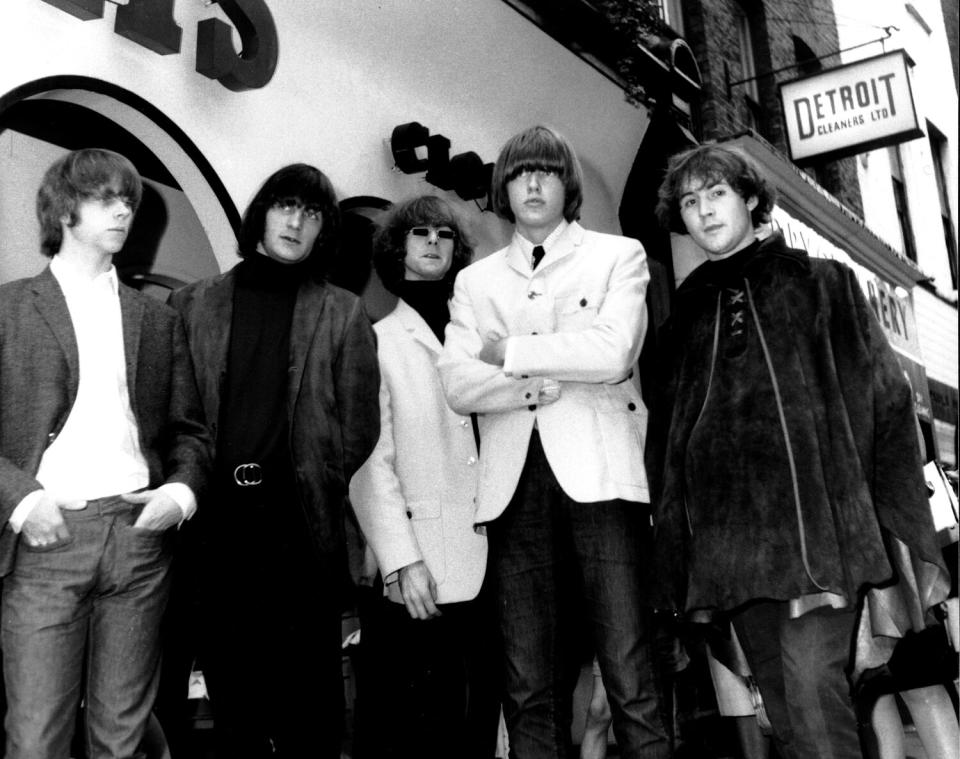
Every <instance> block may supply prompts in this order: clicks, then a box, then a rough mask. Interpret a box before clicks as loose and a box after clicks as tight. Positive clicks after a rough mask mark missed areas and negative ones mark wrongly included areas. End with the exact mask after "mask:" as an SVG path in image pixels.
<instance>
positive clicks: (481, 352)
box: [439, 126, 669, 759]
mask: <svg viewBox="0 0 960 759" xmlns="http://www.w3.org/2000/svg"><path fill="white" fill-rule="evenodd" d="M582 183H583V180H582V171H581V169H580V165H579V162H578V160H577V158H576V156H575V155H574V153H573V150H572V149H571V148H570V146H569V144H568V143H567V141H566V140H565V139H564V138H563V137H561V136H560V135H558V134H556V133H555V132H554V131H552V130H550V129H548V128H546V127H543V126H536V127H532V128H530V129H528V130H526V131H524V132H521V133H520V134H518V135H516V136H514V137H513V138H511V139H510V140H509V141H508V142H507V144H506V145H505V146H504V148H503V150H502V152H501V154H500V156H499V158H498V160H497V163H496V166H495V168H494V173H493V185H492V187H493V190H492V192H493V194H492V201H493V206H494V209H495V210H496V212H497V213H498V214H499V215H500V216H502V217H503V218H505V219H507V220H509V221H511V222H514V223H515V224H516V230H515V233H514V235H513V239H512V240H511V242H510V244H509V245H508V246H507V247H506V248H503V249H502V250H499V251H497V252H496V253H493V254H492V255H490V256H489V257H487V258H485V259H483V260H481V261H479V262H477V263H475V264H473V265H472V266H469V267H467V268H466V269H464V270H463V271H462V272H461V273H460V275H459V276H458V277H457V280H456V285H455V288H454V299H453V304H452V307H451V320H450V324H449V325H448V327H447V331H446V342H445V344H444V350H443V353H442V354H441V357H440V362H439V368H440V374H441V378H442V381H443V385H444V390H445V393H446V397H447V401H448V403H449V404H450V406H451V407H452V408H453V409H454V410H455V411H457V412H458V413H461V414H466V413H474V412H475V413H478V414H479V427H480V438H481V441H482V447H483V455H482V456H481V460H480V479H479V484H478V493H477V514H476V517H475V520H476V522H477V523H478V524H480V525H485V527H486V530H487V535H488V539H489V549H490V570H491V572H492V573H493V578H494V580H495V581H496V585H497V588H498V595H499V597H498V608H499V623H500V628H501V632H502V636H503V640H504V647H505V671H504V675H505V678H506V694H507V695H506V700H505V704H504V712H505V715H506V718H507V726H508V729H509V733H510V755H511V757H512V758H515V759H525V758H526V757H534V756H535V757H538V758H539V757H548V756H549V757H566V756H568V755H570V754H569V752H570V746H569V744H570V719H571V700H570V699H571V694H572V690H573V687H574V686H575V683H576V675H577V673H578V671H579V665H580V660H581V658H582V654H583V652H582V651H579V650H578V647H577V641H578V638H579V635H578V631H579V630H580V628H581V627H582V626H583V625H584V620H586V621H587V622H588V624H589V625H590V627H591V630H590V632H591V634H592V641H593V643H594V645H595V647H596V653H597V658H598V661H599V664H600V669H601V671H602V673H603V679H604V682H605V683H606V685H607V689H608V692H609V697H610V705H611V709H612V712H613V723H614V732H615V734H616V737H617V742H618V744H619V746H620V752H621V756H624V757H644V758H645V759H646V758H648V757H649V758H651V759H652V758H654V757H656V758H659V757H666V756H668V755H669V744H668V740H667V737H666V733H665V730H664V727H663V722H662V719H661V716H660V710H659V700H658V695H657V688H656V684H655V675H654V667H653V665H652V662H651V660H650V646H649V636H650V625H649V624H648V623H647V620H646V611H645V609H644V608H643V598H642V593H643V583H642V568H641V557H642V556H644V554H646V553H647V551H646V546H647V545H649V542H650V538H651V535H650V532H651V526H650V509H649V504H648V501H649V494H648V489H647V481H646V475H645V471H644V466H643V439H644V435H645V432H646V409H645V407H644V405H643V402H642V401H641V399H640V395H639V393H638V391H637V387H636V384H635V383H634V381H633V375H634V367H635V365H636V362H637V357H638V355H639V353H640V347H641V343H642V342H643V337H644V333H645V330H646V308H645V304H644V295H645V293H646V288H647V283H648V281H649V274H648V271H647V264H646V258H645V255H644V252H643V248H642V246H641V245H640V243H639V242H637V241H636V240H630V239H627V238H624V237H618V236H614V235H608V234H600V233H597V232H590V231H587V230H585V229H583V227H581V226H580V225H579V224H578V223H577V218H578V217H579V211H580V206H581V204H582V199H583V196H582Z"/></svg>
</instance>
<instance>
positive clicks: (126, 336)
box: [119, 284, 143, 411]
mask: <svg viewBox="0 0 960 759" xmlns="http://www.w3.org/2000/svg"><path fill="white" fill-rule="evenodd" d="M119 292H120V321H121V323H122V324H123V355H124V358H125V360H126V365H127V388H128V389H129V391H130V401H131V403H136V397H135V396H136V394H135V393H134V392H133V389H134V388H135V387H136V386H137V366H138V363H139V362H138V360H137V358H138V356H139V353H140V328H141V326H142V325H143V302H142V301H141V300H140V299H139V298H135V297H134V292H133V290H131V289H130V288H129V287H127V286H126V285H124V284H121V285H120V288H119ZM134 411H136V409H134Z"/></svg>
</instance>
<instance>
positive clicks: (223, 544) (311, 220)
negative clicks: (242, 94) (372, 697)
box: [171, 164, 379, 759]
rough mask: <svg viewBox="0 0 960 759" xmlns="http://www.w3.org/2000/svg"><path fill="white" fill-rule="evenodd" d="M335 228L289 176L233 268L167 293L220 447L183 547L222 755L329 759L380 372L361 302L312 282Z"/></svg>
mask: <svg viewBox="0 0 960 759" xmlns="http://www.w3.org/2000/svg"><path fill="white" fill-rule="evenodd" d="M338 228H339V213H338V209H337V202H336V196H335V194H334V191H333V188H332V186H331V184H330V181H329V180H328V179H327V177H326V176H325V175H324V174H323V173H322V172H320V171H319V170H317V169H316V168H314V167H312V166H307V165H304V164H295V165H292V166H287V167H285V168H283V169H280V170H279V171H277V172H276V173H275V174H274V175H272V176H271V177H270V178H269V179H268V180H267V181H266V183H265V184H264V185H263V187H262V188H261V189H260V191H259V192H258V193H257V195H256V197H255V198H254V199H253V202H252V203H251V204H250V207H249V208H248V209H247V212H246V214H245V216H244V220H243V224H242V226H241V230H240V241H239V254H240V256H241V257H242V258H243V260H242V261H241V262H240V263H239V264H238V265H237V266H236V267H235V268H234V269H233V270H231V271H230V272H228V273H226V274H223V275H220V276H217V277H214V278H212V279H209V280H205V281H202V282H198V283H195V284H193V285H190V286H188V287H186V288H183V289H182V290H180V291H178V292H177V293H175V294H174V295H173V296H172V298H171V303H172V305H173V306H174V307H175V308H177V309H178V310H179V311H180V312H181V314H183V316H184V320H185V322H186V325H187V331H188V339H189V343H190V350H191V353H192V355H193V359H194V365H195V368H196V374H197V384H198V385H199V389H200V393H201V397H202V399H203V403H204V410H205V412H206V415H207V423H208V425H209V427H210V429H211V432H212V434H213V437H214V439H215V442H216V459H215V471H216V478H215V487H214V488H213V491H214V493H213V496H212V497H211V499H210V503H208V504H205V508H204V514H203V519H202V520H198V521H197V524H196V525H195V527H196V529H197V533H198V534H197V535H196V538H197V539H196V540H195V541H194V543H193V545H195V546H197V547H196V548H195V549H193V550H194V551H195V552H197V551H198V552H200V554H201V555H200V556H199V557H197V556H195V557H194V558H195V559H196V560H198V561H199V564H200V565H201V566H202V567H203V568H204V572H203V578H202V587H201V591H200V592H201V602H202V608H203V613H202V615H201V616H202V619H203V621H204V630H203V632H202V636H201V637H202V641H203V644H202V647H201V656H202V660H203V670H204V675H205V679H206V681H207V686H208V689H209V693H210V698H211V703H212V706H213V710H214V729H215V731H216V734H217V752H218V756H229V757H251V759H259V757H267V756H271V757H276V756H280V757H291V758H292V759H299V757H305V756H311V757H331V758H334V757H337V758H338V757H339V756H340V741H341V735H342V723H343V689H342V688H343V686H342V674H341V654H340V639H341V633H340V613H341V608H342V604H343V600H344V599H343V597H342V590H343V589H344V587H345V581H346V577H347V568H346V544H345V539H344V517H345V508H346V507H345V496H346V491H347V483H349V481H350V478H351V477H352V476H353V473H354V472H355V471H356V470H357V468H358V467H359V466H360V465H361V464H362V463H363V461H364V460H365V459H366V458H367V456H368V455H369V453H370V451H371V450H372V449H373V446H374V444H375V443H376V441H377V436H378V433H379V406H378V402H377V393H378V386H379V381H378V377H379V373H378V369H377V357H376V343H375V337H374V335H373V331H372V328H371V326H370V323H369V321H368V319H367V317H366V315H365V313H364V311H363V308H362V306H361V304H360V302H359V300H358V299H357V298H356V297H354V296H353V295H351V294H350V293H348V292H346V291H344V290H341V289H339V288H337V287H334V286H333V285H330V284H329V283H327V282H325V281H324V279H323V271H324V268H325V265H326V264H327V263H328V261H327V259H328V257H329V255H330V253H331V252H332V250H333V249H334V247H335V245H336V242H337V237H338V231H339V229H338Z"/></svg>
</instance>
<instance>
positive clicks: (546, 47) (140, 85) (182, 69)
mask: <svg viewBox="0 0 960 759" xmlns="http://www.w3.org/2000/svg"><path fill="white" fill-rule="evenodd" d="M270 5H271V10H272V12H273V15H274V19H275V21H276V24H277V30H278V37H279V48H280V55H279V63H278V66H277V70H276V73H275V75H274V77H273V79H272V81H271V82H270V83H269V84H268V85H267V86H266V87H264V88H261V89H259V90H252V91H248V92H244V93H235V92H231V91H230V90H228V89H226V88H225V87H223V86H222V85H221V84H219V83H218V82H216V81H213V80H209V79H206V78H205V77H203V76H201V75H200V74H197V73H196V72H195V70H194V66H195V46H196V25H197V22H198V21H200V20H202V19H204V18H210V17H212V16H215V15H219V14H222V11H221V10H220V9H219V7H218V6H217V5H215V4H214V5H210V6H206V5H205V4H203V3H201V2H199V0H177V2H176V3H175V4H174V15H175V18H176V20H177V23H178V24H180V25H181V27H182V28H183V38H182V45H181V52H180V54H179V55H168V56H160V55H157V54H155V53H153V52H150V51H148V50H146V49H145V48H143V47H141V46H140V45H138V44H136V43H134V42H131V41H129V40H127V39H124V38H122V37H120V36H119V35H116V34H114V33H113V31H112V30H113V17H114V13H115V9H114V6H112V5H110V4H107V5H106V11H105V16H104V18H103V19H98V20H91V21H80V20H79V19H76V18H74V17H73V16H70V15H69V14H67V13H65V12H63V11H61V10H58V9H57V8H55V7H53V6H51V5H49V4H47V3H44V2H41V1H40V0H4V3H3V10H2V15H3V19H2V24H0V63H2V64H3V65H0V93H4V92H7V91H9V90H10V89H11V88H13V87H16V86H18V85H21V84H23V83H25V82H29V81H32V80H35V79H37V78H40V77H45V76H53V75H58V74H79V75H83V76H90V77H94V78H97V79H101V80H104V81H107V82H110V83H113V84H115V85H118V86H120V87H123V88H126V89H128V90H131V91H133V92H134V93H136V94H138V95H140V96H142V97H144V98H146V99H147V100H149V101H150V102H151V103H153V104H154V105H155V106H157V107H158V108H160V109H161V110H162V111H163V112H164V113H165V114H166V115H167V116H169V117H170V118H171V119H172V120H173V121H174V122H176V123H177V124H178V125H179V126H180V128H182V129H183V130H184V131H185V132H186V134H187V135H188V136H189V137H190V139H191V140H193V142H194V143H195V144H196V145H197V146H198V147H199V149H200V150H201V152H202V153H203V154H204V155H205V157H206V158H207V160H209V162H210V163H211V165H212V166H213V168H214V170H215V171H216V172H217V173H218V174H219V176H220V177H221V179H222V181H223V182H224V184H225V185H226V187H227V190H228V192H229V194H230V195H231V197H232V198H233V200H234V202H235V204H236V205H237V207H238V208H239V209H240V210H241V211H242V210H243V208H244V207H245V206H246V204H247V202H248V201H249V199H250V198H251V196H252V195H253V193H254V192H255V191H256V189H257V187H258V186H259V185H260V183H261V182H262V181H263V179H264V178H265V177H266V176H267V175H269V174H270V173H271V172H272V171H274V170H275V169H276V168H278V167H279V166H281V165H284V164H286V163H289V162H292V161H307V162H310V163H314V164H315V165H317V166H319V167H320V168H321V169H323V170H324V171H325V172H327V173H328V174H329V175H330V177H331V179H332V180H333V182H334V184H335V186H336V187H337V190H338V193H339V194H340V195H341V197H347V196H351V195H379V196H382V197H386V198H388V199H391V200H396V199H400V198H403V197H406V196H408V195H411V194H414V193H419V192H424V191H428V192H433V191H434V190H433V188H432V187H430V186H429V185H427V184H426V183H425V182H424V180H423V175H412V176H406V175H403V174H400V173H396V172H394V171H393V170H392V166H393V160H392V158H391V156H390V152H389V145H388V138H389V136H390V132H391V130H392V129H393V127H394V126H396V125H397V124H401V123H404V122H407V121H419V122H420V123H422V124H424V125H425V126H427V127H429V128H430V130H431V132H433V133H438V132H440V133H443V134H445V135H446V136H447V137H448V138H449V139H450V140H451V142H452V146H451V154H456V153H458V152H462V151H466V150H473V151H475V152H477V153H478V154H479V155H480V156H481V157H482V158H483V159H484V160H485V161H492V160H494V159H495V158H496V155H497V152H498V150H499V148H500V146H501V145H502V143H503V142H504V141H505V140H506V139H507V138H508V137H509V136H511V135H512V134H514V133H515V132H517V131H519V130H520V129H522V128H524V127H527V126H529V125H531V124H534V123H537V122H546V123H548V124H551V125H553V126H555V127H556V128H558V129H559V130H560V131H561V132H563V133H565V134H566V135H567V137H569V138H570V139H571V141H572V142H573V144H574V145H575V147H576V148H577V150H578V153H579V155H580V157H581V160H582V161H583V164H584V169H585V172H586V183H587V186H586V202H585V205H584V211H583V217H584V222H585V223H586V224H587V225H588V226H591V227H593V228H596V229H602V230H607V231H616V230H617V229H618V223H617V218H616V217H617V204H618V202H619V197H620V193H621V191H622V188H623V184H624V182H625V181H626V176H627V173H628V172H629V169H630V165H631V163H632V160H633V157H634V154H635V152H636V149H637V146H638V145H639V143H640V139H641V137H642V135H643V131H644V129H645V128H646V123H647V119H646V113H645V111H643V110H638V109H636V108H634V107H632V106H630V105H628V104H627V103H626V102H624V100H623V95H622V92H621V91H620V90H619V88H617V87H616V86H614V85H613V84H612V83H611V82H610V81H609V80H607V79H606V78H605V77H603V76H602V75H601V74H599V73H598V72H596V71H595V70H594V69H592V68H591V67H589V66H588V65H586V64H585V63H584V62H583V61H581V60H580V59H579V58H577V57H576V56H574V55H573V54H572V53H570V52H569V51H567V50H566V49H565V48H563V47H562V46H561V45H559V44H558V43H556V42H554V41H553V40H552V39H550V38H549V37H548V36H547V35H545V34H544V33H543V32H542V31H540V30H539V29H538V28H536V27H535V26H533V25H532V24H531V23H529V22H528V21H526V20H525V19H524V18H523V17H521V16H520V15H519V14H517V13H516V12H515V11H514V10H512V9H511V8H510V7H509V6H507V5H506V4H505V3H503V2H501V0H417V2H411V1H410V0H324V1H323V2H319V3H311V2H299V1H295V0H276V1H275V2H272V3H271V4H270ZM221 17H222V18H223V19H224V20H226V17H225V16H221ZM147 144H148V145H149V144H150V143H149V142H148V143H147ZM446 195H447V197H450V198H451V199H455V198H456V196H455V195H454V194H453V193H447V194H446ZM459 205H460V207H461V208H462V209H463V210H464V211H465V212H467V214H468V216H469V222H470V224H471V226H472V227H473V231H474V234H475V235H476V236H477V237H478V238H479V242H480V248H481V249H482V250H484V251H489V250H490V249H492V248H493V247H495V246H497V245H499V244H500V243H501V242H502V240H503V239H504V237H505V235H506V227H505V225H503V224H501V223H500V222H499V221H497V220H494V219H493V218H492V214H485V215H483V217H482V218H481V215H480V213H479V211H478V210H477V209H476V206H475V204H473V203H460V204H459ZM201 217H203V214H201ZM219 256H220V254H219V252H218V257H219ZM221 265H223V262H221Z"/></svg>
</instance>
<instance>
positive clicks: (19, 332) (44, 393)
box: [0, 268, 211, 576]
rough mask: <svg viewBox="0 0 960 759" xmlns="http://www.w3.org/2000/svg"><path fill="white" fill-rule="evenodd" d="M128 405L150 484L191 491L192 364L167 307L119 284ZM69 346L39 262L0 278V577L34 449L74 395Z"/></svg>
mask: <svg viewBox="0 0 960 759" xmlns="http://www.w3.org/2000/svg"><path fill="white" fill-rule="evenodd" d="M120 312H121V318H122V322H123V344H124V353H125V355H126V364H127V386H128V388H129V391H130V405H131V407H132V410H133V414H134V416H135V418H136V420H137V426H138V427H139V431H140V447H141V450H142V451H143V454H144V456H145V457H146V460H147V464H148V466H149V470H150V487H151V488H153V487H157V486H158V485H162V484H163V483H166V482H181V483H183V484H185V485H188V486H189V487H190V488H191V489H192V490H193V491H194V493H196V494H197V496H198V497H199V495H200V492H201V490H202V488H203V485H204V483H205V480H206V475H207V472H208V470H209V467H210V460H211V450H210V438H209V435H208V433H207V431H206V429H205V428H204V425H203V412H202V409H201V408H200V403H199V398H198V396H197V389H196V383H195V381H194V378H193V367H192V365H191V362H190V354H189V352H188V351H187V345H186V336H185V333H184V329H183V324H182V322H181V320H180V318H179V316H178V315H177V313H176V312H175V311H174V310H173V309H171V308H169V307H168V306H165V305H164V304H162V303H159V302H158V301H156V300H154V299H153V298H150V297H147V296H145V295H142V294H140V293H138V292H136V291H135V290H132V289H130V288H129V287H126V286H125V285H122V284H121V285H120ZM78 384H79V354H78V352H77V339H76V334H75V333H74V330H73V325H72V323H71V321H70V312H69V310H68V309H67V301H66V299H65V298H64V296H63V291H62V290H61V289H60V285H59V284H58V283H57V280H56V278H55V277H54V276H53V274H52V273H51V272H50V269H49V268H47V269H45V270H44V271H43V272H42V273H40V274H38V275H37V276H36V277H32V278H30V279H21V280H17V281H16V282H10V283H7V284H5V285H3V286H0V520H2V527H0V576H2V575H6V574H7V573H9V571H10V570H11V568H12V566H13V560H14V556H15V548H16V539H17V535H16V534H15V533H14V532H13V530H11V529H10V528H9V525H8V521H9V519H10V515H11V513H12V512H13V509H14V508H15V507H16V506H17V504H18V503H20V501H21V500H23V498H24V497H25V496H26V495H28V494H29V493H31V492H33V491H34V490H39V489H40V488H41V487H42V486H41V485H40V483H39V482H38V481H37V480H36V479H35V475H36V473H37V470H38V469H39V468H40V459H41V457H42V456H43V452H44V450H46V448H47V446H48V445H50V443H52V442H53V440H54V439H55V438H56V436H57V435H58V434H59V432H60V430H61V429H62V428H63V425H64V423H65V422H66V420H67V416H68V415H69V413H70V409H71V408H72V407H73V403H74V401H75V400H76V397H77V388H78Z"/></svg>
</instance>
